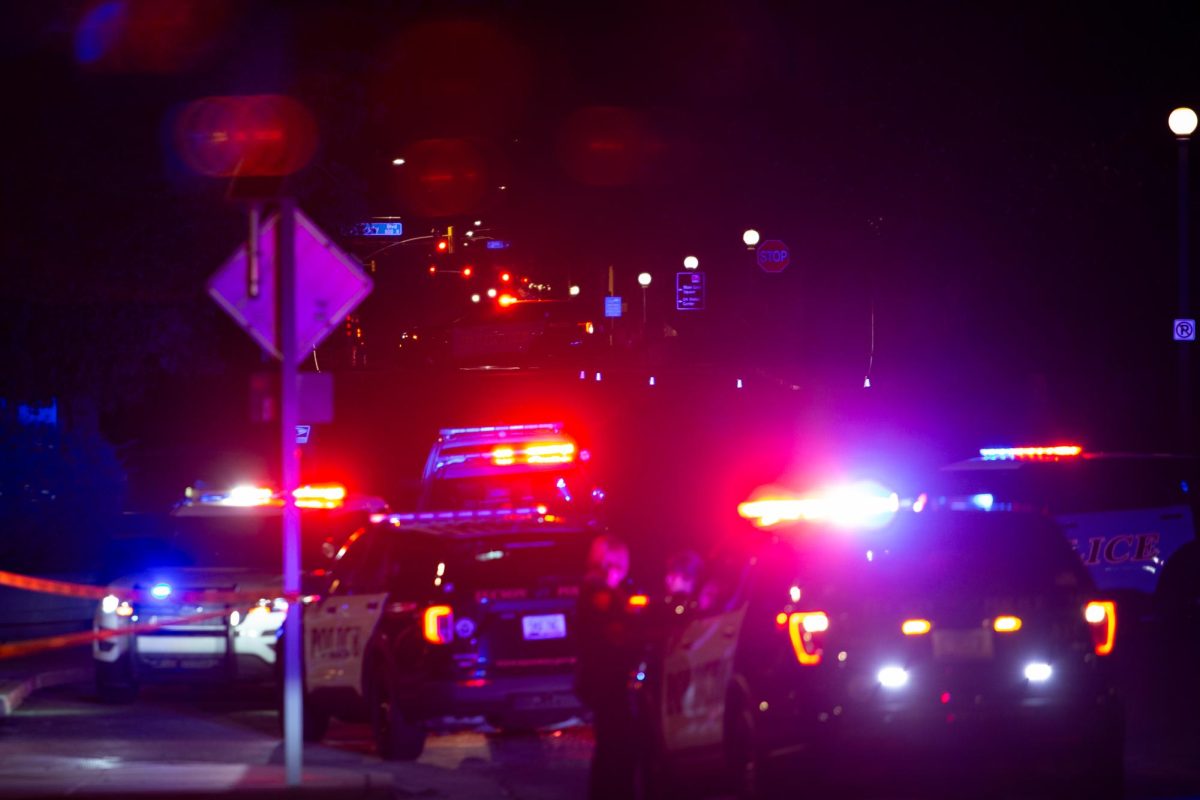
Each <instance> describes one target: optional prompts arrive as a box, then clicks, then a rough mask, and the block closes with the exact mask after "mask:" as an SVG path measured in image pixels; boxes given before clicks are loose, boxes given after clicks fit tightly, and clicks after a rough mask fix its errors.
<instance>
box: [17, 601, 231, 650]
mask: <svg viewBox="0 0 1200 800" xmlns="http://www.w3.org/2000/svg"><path fill="white" fill-rule="evenodd" d="M227 613H229V612H228V611H226V610H225V609H221V610H219V611H205V612H204V613H202V614H191V615H189V616H186V617H175V618H173V619H167V620H162V621H160V622H139V623H135V624H132V625H126V626H125V627H123V628H100V629H98V630H90V631H79V632H77V633H64V634H59V635H58V636H43V637H41V638H39V639H26V640H25V641H23V642H9V643H8V644H0V661H3V660H4V659H6V658H19V657H21V656H28V655H33V654H34V653H40V652H42V651H44V650H59V649H62V648H64V647H77V646H79V645H84V644H91V643H92V642H96V641H101V640H104V639H115V638H117V637H118V636H131V635H135V634H139V633H148V632H150V631H156V630H158V629H160V628H170V627H174V626H176V625H187V624H190V623H193V622H201V621H203V620H206V619H215V618H217V617H223V616H225V615H226V614H227Z"/></svg>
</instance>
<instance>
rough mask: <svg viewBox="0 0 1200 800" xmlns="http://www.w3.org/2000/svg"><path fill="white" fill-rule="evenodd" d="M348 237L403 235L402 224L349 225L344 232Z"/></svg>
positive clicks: (363, 223) (383, 222)
mask: <svg viewBox="0 0 1200 800" xmlns="http://www.w3.org/2000/svg"><path fill="white" fill-rule="evenodd" d="M346 233H347V235H349V236H391V237H399V236H403V235H404V223H403V222H395V221H390V222H389V221H378V222H375V221H372V222H360V223H358V224H357V225H351V226H350V227H349V229H347V231H346Z"/></svg>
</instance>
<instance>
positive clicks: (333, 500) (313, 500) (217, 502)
mask: <svg viewBox="0 0 1200 800" xmlns="http://www.w3.org/2000/svg"><path fill="white" fill-rule="evenodd" d="M292 496H293V497H295V498H296V507H297V508H340V507H341V506H342V504H343V503H344V502H345V500H346V487H345V486H342V485H341V484H340V483H321V484H310V485H306V486H301V487H299V488H297V489H296V490H295V491H294V492H292ZM185 497H186V498H187V501H188V502H190V503H193V504H196V505H203V506H217V507H222V508H273V507H282V506H283V497H282V496H281V495H280V493H279V492H277V491H275V490H274V489H272V488H271V487H269V486H251V485H242V486H235V487H233V488H232V489H229V490H228V491H223V492H204V493H202V494H200V495H199V496H198V497H197V496H195V490H194V489H191V488H189V489H188V490H187V492H186V493H185Z"/></svg>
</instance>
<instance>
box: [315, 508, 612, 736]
mask: <svg viewBox="0 0 1200 800" xmlns="http://www.w3.org/2000/svg"><path fill="white" fill-rule="evenodd" d="M590 538H591V537H590V536H588V535H587V534H586V529H585V528H583V527H580V526H578V525H573V524H570V523H568V522H566V521H564V520H563V519H562V518H561V517H559V516H557V515H555V514H553V513H550V512H549V511H548V510H547V508H546V507H545V506H540V507H520V508H505V509H474V510H471V509H458V510H454V511H445V512H418V513H409V514H392V515H386V516H382V515H381V516H380V517H379V518H378V519H377V520H376V523H375V524H374V525H372V526H370V527H369V528H367V529H365V530H363V531H361V532H358V533H356V534H355V536H354V537H353V539H352V540H351V541H350V542H348V543H347V545H346V546H345V547H344V548H343V549H342V551H341V553H340V554H339V556H338V558H337V560H336V561H335V562H334V564H333V566H332V570H333V574H334V576H335V580H334V582H333V584H332V585H331V586H330V589H329V591H328V593H327V594H326V595H325V596H323V597H321V598H320V599H319V600H318V601H316V602H314V603H311V604H306V605H305V606H304V607H303V617H302V619H303V631H304V670H303V671H304V717H305V719H304V735H305V738H306V739H307V740H309V741H315V740H319V739H320V738H321V737H322V736H323V735H324V733H325V730H326V727H327V725H328V722H329V719H330V717H333V716H336V717H339V718H344V719H349V720H360V721H368V722H369V723H370V724H371V726H372V729H373V732H374V738H375V743H376V745H377V749H378V751H379V754H380V756H382V757H383V758H386V759H415V758H417V757H418V756H419V755H420V754H421V752H422V749H423V748H424V743H425V736H426V725H427V723H429V722H432V721H438V720H441V719H443V718H446V717H454V718H468V717H485V718H487V719H488V720H490V721H491V722H492V723H493V724H495V725H497V726H501V727H504V726H517V727H528V726H536V725H538V724H545V723H549V722H553V721H557V720H563V719H567V718H569V717H571V716H574V715H576V714H577V713H579V712H580V706H579V702H578V700H577V699H576V698H575V696H574V693H573V690H572V685H573V678H574V666H575V646H574V637H575V625H574V614H575V603H576V599H577V597H578V594H579V582H580V579H581V577H582V572H583V567H584V564H585V559H586V550H587V547H588V545H589V543H590Z"/></svg>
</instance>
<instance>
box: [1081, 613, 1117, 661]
mask: <svg viewBox="0 0 1200 800" xmlns="http://www.w3.org/2000/svg"><path fill="white" fill-rule="evenodd" d="M1083 618H1084V620H1085V621H1086V622H1087V624H1088V628H1089V629H1090V630H1091V632H1092V646H1093V647H1094V648H1095V651H1096V655H1098V656H1106V655H1108V654H1109V653H1111V652H1112V651H1113V648H1114V647H1115V646H1116V644H1117V604H1116V603H1115V602H1113V601H1112V600H1093V601H1092V602H1090V603H1088V604H1087V605H1086V606H1084V607H1083Z"/></svg>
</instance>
